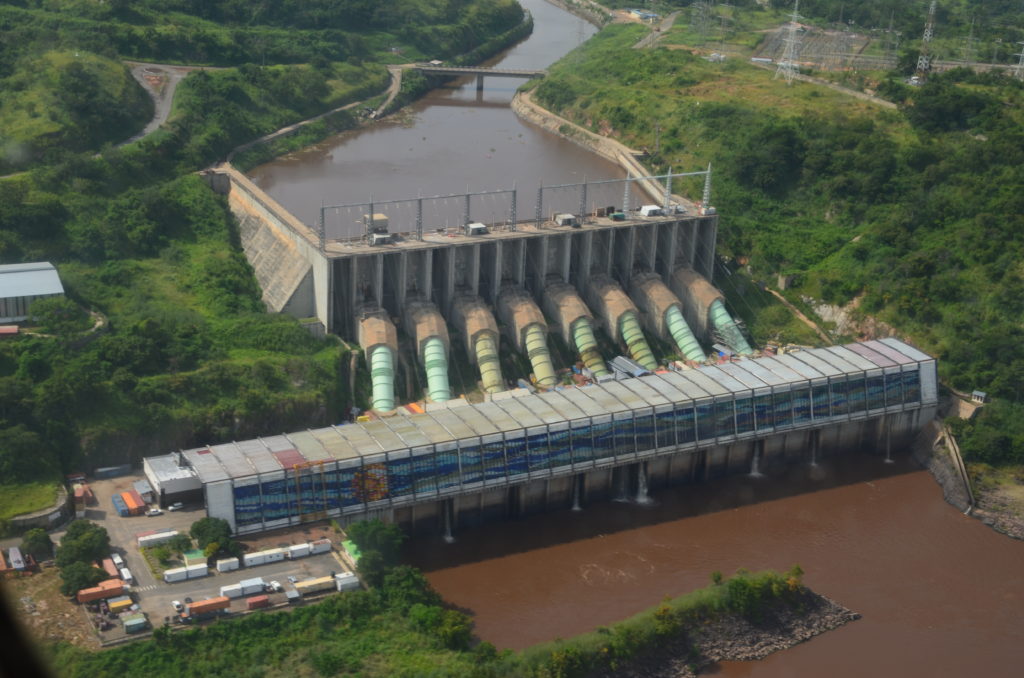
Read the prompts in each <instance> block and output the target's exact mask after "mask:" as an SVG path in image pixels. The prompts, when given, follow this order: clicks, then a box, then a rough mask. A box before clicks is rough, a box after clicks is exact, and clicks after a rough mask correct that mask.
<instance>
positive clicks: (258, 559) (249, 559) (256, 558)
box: [242, 551, 267, 567]
mask: <svg viewBox="0 0 1024 678" xmlns="http://www.w3.org/2000/svg"><path fill="white" fill-rule="evenodd" d="M242 561H243V562H244V563H245V566H246V567H252V566H253V565H262V564H263V563H265V562H267V558H266V556H264V555H263V552H262V551H258V552H256V553H246V554H245V555H244V556H242Z"/></svg>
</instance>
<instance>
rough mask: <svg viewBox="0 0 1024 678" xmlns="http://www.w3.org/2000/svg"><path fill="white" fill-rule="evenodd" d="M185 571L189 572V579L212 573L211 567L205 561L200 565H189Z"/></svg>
mask: <svg viewBox="0 0 1024 678" xmlns="http://www.w3.org/2000/svg"><path fill="white" fill-rule="evenodd" d="M185 572H186V573H188V578H189V579H200V578H201V577H205V576H207V575H208V574H210V568H208V567H207V566H206V564H205V563H203V564H200V565H188V566H187V567H186V568H185Z"/></svg>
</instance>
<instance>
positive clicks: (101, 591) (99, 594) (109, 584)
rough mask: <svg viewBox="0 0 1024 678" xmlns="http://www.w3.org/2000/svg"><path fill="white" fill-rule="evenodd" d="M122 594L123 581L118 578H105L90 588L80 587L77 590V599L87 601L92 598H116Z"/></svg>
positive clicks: (81, 601) (82, 601)
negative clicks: (80, 588) (79, 589)
mask: <svg viewBox="0 0 1024 678" xmlns="http://www.w3.org/2000/svg"><path fill="white" fill-rule="evenodd" d="M123 594H124V582H123V581H121V580H120V579H107V580H106V581H101V582H100V583H99V585H98V586H95V587H93V588H91V589H82V590H81V591H79V592H78V595H77V599H78V602H80V603H89V602H92V601H94V600H104V599H106V598H116V597H118V596H120V595H123Z"/></svg>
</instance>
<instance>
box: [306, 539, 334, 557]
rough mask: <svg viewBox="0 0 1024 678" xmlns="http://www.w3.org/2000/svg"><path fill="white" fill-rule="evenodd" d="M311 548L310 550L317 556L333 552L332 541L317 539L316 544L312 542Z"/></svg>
mask: <svg viewBox="0 0 1024 678" xmlns="http://www.w3.org/2000/svg"><path fill="white" fill-rule="evenodd" d="M309 546H310V548H311V550H312V551H313V553H314V554H316V553H327V552H328V551H330V550H331V540H330V539H317V540H316V541H314V542H310V544H309Z"/></svg>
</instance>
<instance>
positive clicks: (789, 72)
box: [775, 0, 802, 85]
mask: <svg viewBox="0 0 1024 678" xmlns="http://www.w3.org/2000/svg"><path fill="white" fill-rule="evenodd" d="M801 18H802V17H801V16H800V0H794V2H793V14H792V15H791V16H790V17H789V28H788V29H787V30H786V37H785V39H784V40H783V42H784V43H785V44H786V51H785V52H783V55H782V61H780V62H779V67H778V69H776V71H775V77H776V78H778V77H779V76H780V75H782V76H784V77H785V78H786V84H787V85H792V84H793V76H795V75H796V73H797V71H798V70H799V69H798V68H797V63H796V61H797V59H798V58H800V19H801Z"/></svg>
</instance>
